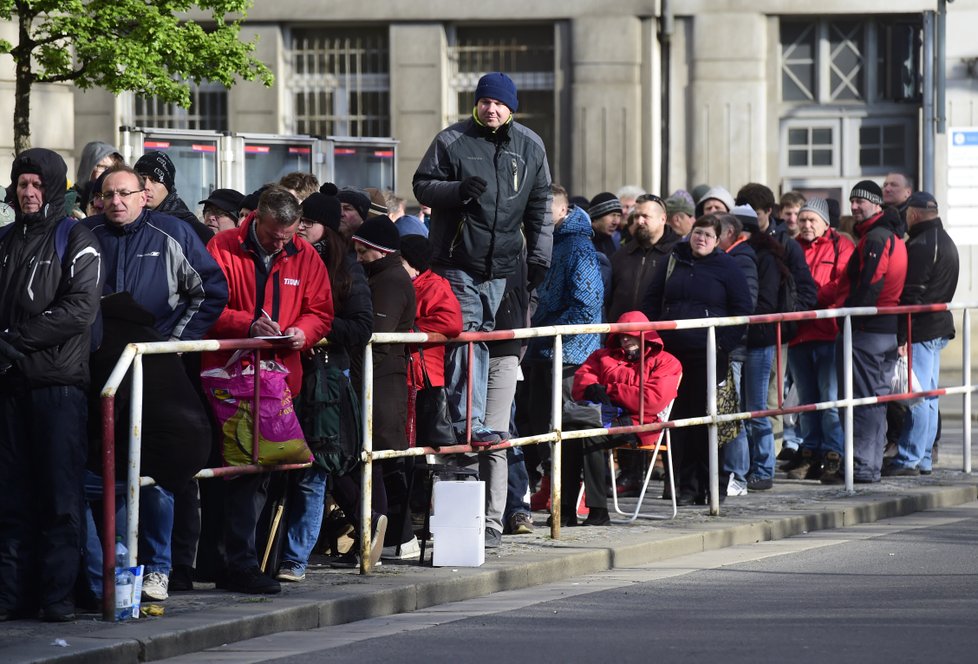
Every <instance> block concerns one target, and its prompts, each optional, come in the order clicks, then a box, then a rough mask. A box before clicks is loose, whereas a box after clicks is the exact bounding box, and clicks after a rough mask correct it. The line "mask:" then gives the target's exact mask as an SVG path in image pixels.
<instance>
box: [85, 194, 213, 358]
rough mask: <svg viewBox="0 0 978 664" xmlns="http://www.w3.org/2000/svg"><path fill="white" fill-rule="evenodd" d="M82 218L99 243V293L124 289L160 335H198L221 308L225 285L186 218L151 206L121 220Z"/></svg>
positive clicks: (200, 336)
mask: <svg viewBox="0 0 978 664" xmlns="http://www.w3.org/2000/svg"><path fill="white" fill-rule="evenodd" d="M84 223H85V225H86V226H88V228H89V229H91V231H92V233H94V234H95V237H96V238H98V241H99V243H100V244H101V245H102V256H103V265H104V272H105V284H104V287H103V294H105V295H109V294H111V293H120V292H122V291H126V292H128V293H130V294H131V295H132V296H133V299H135V301H136V302H138V303H139V305H140V306H141V307H143V308H144V309H146V310H147V311H149V313H151V314H152V315H153V317H154V319H155V323H154V327H156V330H157V332H159V333H160V334H161V335H163V337H164V338H169V339H179V340H181V341H196V340H198V339H203V338H204V335H205V334H206V333H207V330H209V329H210V327H211V325H213V324H214V321H216V320H217V317H218V316H220V315H221V311H223V310H224V305H225V304H226V303H227V299H228V285H227V282H226V281H225V280H224V274H223V273H222V272H221V269H220V268H219V267H218V266H217V263H215V262H214V259H213V258H212V257H211V255H210V254H208V253H207V249H206V248H205V247H204V245H203V244H201V242H200V240H198V239H197V237H196V236H195V235H194V234H193V231H192V230H191V229H190V228H188V227H187V224H185V223H184V222H182V221H180V220H179V219H177V218H176V217H171V216H169V215H166V214H161V213H159V212H153V211H152V210H143V212H142V214H141V215H139V217H137V218H136V220H135V221H133V222H132V223H129V224H125V225H124V226H120V225H118V224H114V223H112V222H111V221H109V220H108V219H107V218H106V217H105V215H104V214H100V215H97V216H94V217H89V218H88V219H86V220H85V222H84Z"/></svg>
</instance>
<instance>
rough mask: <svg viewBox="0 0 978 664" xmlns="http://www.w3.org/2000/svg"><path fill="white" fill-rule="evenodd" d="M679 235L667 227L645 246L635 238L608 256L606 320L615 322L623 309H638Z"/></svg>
mask: <svg viewBox="0 0 978 664" xmlns="http://www.w3.org/2000/svg"><path fill="white" fill-rule="evenodd" d="M679 240H680V237H679V236H678V235H677V234H676V232H675V231H674V230H672V228H670V227H669V226H666V227H665V231H664V232H663V233H662V237H660V238H659V241H658V242H656V243H655V244H653V245H652V246H651V247H649V248H647V249H644V248H642V247H640V246H639V244H638V242H637V241H636V240H632V241H631V242H629V243H628V244H624V245H622V247H621V249H619V250H618V251H616V252H615V254H614V255H613V256H612V257H611V297H610V301H609V304H608V316H607V320H609V321H616V320H618V319H619V318H621V315H622V314H623V313H625V312H626V311H638V310H639V309H640V308H641V306H642V297H643V296H644V295H645V291H647V290H648V288H649V282H650V281H652V275H653V274H655V268H656V266H657V265H658V264H659V262H660V261H662V260H663V259H666V258H668V257H669V254H670V253H672V249H673V247H674V246H675V245H676V243H677V242H679Z"/></svg>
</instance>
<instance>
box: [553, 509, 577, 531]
mask: <svg viewBox="0 0 978 664" xmlns="http://www.w3.org/2000/svg"><path fill="white" fill-rule="evenodd" d="M574 510H575V508H574V507H571V508H570V509H569V512H570V515H569V516H568V513H567V511H562V512H561V515H560V525H561V526H563V527H565V528H574V527H576V526H577V525H578V524H577V514H576V512H575V511H574ZM553 521H554V518H553V516H549V517H547V525H548V526H551V525H553Z"/></svg>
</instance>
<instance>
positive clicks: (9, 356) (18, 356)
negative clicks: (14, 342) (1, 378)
mask: <svg viewBox="0 0 978 664" xmlns="http://www.w3.org/2000/svg"><path fill="white" fill-rule="evenodd" d="M23 359H24V354H23V353H21V352H20V351H19V350H17V349H16V348H14V347H13V346H11V345H10V343H8V342H7V340H6V339H5V338H3V337H2V336H0V374H2V373H6V372H7V370H9V369H10V367H12V366H13V365H14V362H17V361H19V360H23Z"/></svg>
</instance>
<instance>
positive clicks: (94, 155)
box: [75, 141, 122, 191]
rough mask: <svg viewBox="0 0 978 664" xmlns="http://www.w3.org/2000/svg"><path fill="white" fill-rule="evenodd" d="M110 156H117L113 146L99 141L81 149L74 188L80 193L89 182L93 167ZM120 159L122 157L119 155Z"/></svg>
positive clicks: (117, 152)
mask: <svg viewBox="0 0 978 664" xmlns="http://www.w3.org/2000/svg"><path fill="white" fill-rule="evenodd" d="M110 154H119V151H118V150H116V149H115V146H113V145H109V144H108V143H103V142H101V141H92V142H91V143H88V144H87V145H85V147H84V149H82V156H81V159H80V160H79V161H78V173H77V175H76V176H75V187H76V188H77V189H78V190H79V191H81V190H82V189H84V187H85V185H86V184H88V183H89V182H91V175H92V171H93V170H94V169H95V165H96V164H98V163H99V162H100V161H102V160H103V159H104V158H106V157H108V156H109V155H110ZM119 158H120V159H121V158H122V155H119Z"/></svg>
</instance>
